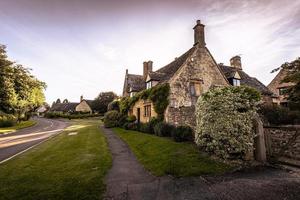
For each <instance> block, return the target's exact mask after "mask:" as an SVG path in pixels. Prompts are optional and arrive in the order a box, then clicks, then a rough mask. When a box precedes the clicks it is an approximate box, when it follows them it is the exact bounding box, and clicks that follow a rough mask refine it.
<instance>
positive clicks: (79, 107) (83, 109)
mask: <svg viewBox="0 0 300 200" xmlns="http://www.w3.org/2000/svg"><path fill="white" fill-rule="evenodd" d="M75 110H76V112H84V113H92V109H91V107H90V106H89V104H88V103H87V102H86V101H85V100H82V101H81V102H80V103H79V104H78V105H77V106H76V108H75Z"/></svg>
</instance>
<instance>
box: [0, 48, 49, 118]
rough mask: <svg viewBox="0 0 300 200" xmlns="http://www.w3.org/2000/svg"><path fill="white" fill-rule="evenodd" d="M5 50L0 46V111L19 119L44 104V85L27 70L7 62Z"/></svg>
mask: <svg viewBox="0 0 300 200" xmlns="http://www.w3.org/2000/svg"><path fill="white" fill-rule="evenodd" d="M5 49H6V47H5V46H3V45H0V110H2V111H4V112H6V113H11V114H15V115H16V116H18V118H20V117H21V116H22V115H25V113H28V112H31V111H33V110H35V109H36V108H38V107H39V106H41V105H42V104H43V103H44V101H45V97H44V93H43V90H44V89H45V88H46V84H45V83H44V82H41V81H39V80H37V79H36V78H35V77H34V76H33V75H32V74H31V73H30V70H29V69H27V68H24V67H23V66H22V65H19V64H15V63H14V62H12V61H10V60H8V58H7V55H6V50H5Z"/></svg>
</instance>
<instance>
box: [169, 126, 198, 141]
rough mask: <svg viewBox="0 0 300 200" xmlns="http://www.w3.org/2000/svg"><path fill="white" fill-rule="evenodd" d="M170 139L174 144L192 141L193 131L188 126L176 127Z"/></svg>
mask: <svg viewBox="0 0 300 200" xmlns="http://www.w3.org/2000/svg"><path fill="white" fill-rule="evenodd" d="M172 137H173V139H174V140H175V142H185V141H194V134H193V130H192V128H191V127H189V126H178V127H176V128H174V129H173V132H172Z"/></svg>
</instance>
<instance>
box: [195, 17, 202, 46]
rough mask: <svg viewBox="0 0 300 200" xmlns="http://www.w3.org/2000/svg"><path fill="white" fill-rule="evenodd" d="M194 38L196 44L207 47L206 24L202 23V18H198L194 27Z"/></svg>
mask: <svg viewBox="0 0 300 200" xmlns="http://www.w3.org/2000/svg"><path fill="white" fill-rule="evenodd" d="M194 40H195V41H194V42H195V43H194V46H196V45H197V44H198V45H199V46H200V47H205V36H204V25H203V24H201V21H200V20H197V24H196V26H195V27H194Z"/></svg>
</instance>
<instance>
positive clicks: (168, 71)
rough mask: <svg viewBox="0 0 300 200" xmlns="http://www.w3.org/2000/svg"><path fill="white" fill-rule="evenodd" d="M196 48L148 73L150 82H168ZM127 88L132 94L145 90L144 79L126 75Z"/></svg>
mask: <svg viewBox="0 0 300 200" xmlns="http://www.w3.org/2000/svg"><path fill="white" fill-rule="evenodd" d="M195 49H196V47H192V48H191V49H189V50H188V51H187V52H185V53H184V54H182V55H181V56H180V57H178V58H176V59H175V60H174V61H172V62H171V63H169V64H167V65H166V66H164V67H162V68H160V69H159V70H157V71H154V72H150V73H149V76H150V78H151V80H156V81H159V82H166V81H168V80H169V79H170V78H171V77H173V75H174V74H175V73H176V72H177V70H178V69H179V68H180V67H181V66H182V65H183V63H184V62H185V61H186V60H187V58H188V57H189V56H190V55H192V53H193V52H194V51H195ZM127 87H128V88H130V87H131V88H132V91H133V92H139V91H141V90H143V89H146V84H145V80H144V77H143V76H142V75H136V74H127Z"/></svg>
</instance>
